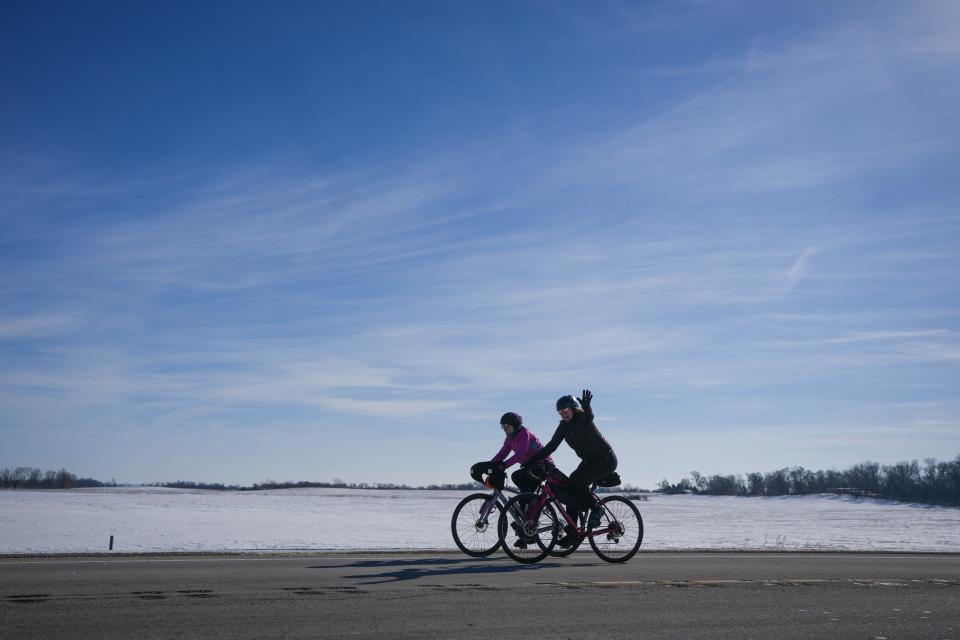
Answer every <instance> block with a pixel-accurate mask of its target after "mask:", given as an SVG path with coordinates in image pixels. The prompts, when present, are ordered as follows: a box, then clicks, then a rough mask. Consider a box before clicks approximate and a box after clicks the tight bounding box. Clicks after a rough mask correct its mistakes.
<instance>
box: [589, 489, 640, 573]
mask: <svg viewBox="0 0 960 640" xmlns="http://www.w3.org/2000/svg"><path fill="white" fill-rule="evenodd" d="M600 502H601V504H603V517H602V518H601V519H600V524H598V525H597V526H596V527H590V530H589V532H588V537H589V538H590V546H591V547H592V548H593V550H594V552H596V554H597V555H598V556H600V558H601V559H602V560H606V561H607V562H626V561H627V560H629V559H630V558H632V557H633V556H634V555H635V554H636V553H637V551H638V550H639V549H640V544H641V543H642V542H643V519H642V518H641V517H640V511H639V510H638V509H637V507H636V505H634V504H633V502H631V501H630V500H628V499H627V498H624V497H623V496H609V497H607V498H604V499H603V500H601V501H600ZM605 529H606V531H604V530H605ZM593 531H598V533H597V534H594V533H593Z"/></svg>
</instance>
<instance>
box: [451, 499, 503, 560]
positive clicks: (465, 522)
mask: <svg viewBox="0 0 960 640" xmlns="http://www.w3.org/2000/svg"><path fill="white" fill-rule="evenodd" d="M488 501H493V503H492V504H488ZM502 510H503V507H501V506H500V505H499V504H498V503H497V499H496V497H495V496H494V495H491V494H489V493H472V494H470V495H469V496H467V497H466V498H464V499H463V500H461V501H460V504H458V505H457V506H456V508H455V509H454V510H453V517H452V518H450V532H451V533H452V534H453V541H454V542H456V543H457V546H458V547H459V548H460V551H463V552H464V553H465V554H467V555H468V556H473V557H474V558H482V557H483V556H488V555H490V554H491V553H493V552H494V551H496V550H497V549H498V548H499V547H500V540H499V537H498V536H497V523H498V522H499V521H500V512H501V511H502Z"/></svg>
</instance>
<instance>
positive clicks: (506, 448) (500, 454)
mask: <svg viewBox="0 0 960 640" xmlns="http://www.w3.org/2000/svg"><path fill="white" fill-rule="evenodd" d="M508 453H510V439H509V438H506V439H504V441H503V446H502V447H500V451H497V455H495V456H493V457H492V458H491V459H490V462H500V461H501V460H503V459H504V458H506V457H507V454H508ZM505 466H507V467H509V466H510V465H509V464H507V465H505Z"/></svg>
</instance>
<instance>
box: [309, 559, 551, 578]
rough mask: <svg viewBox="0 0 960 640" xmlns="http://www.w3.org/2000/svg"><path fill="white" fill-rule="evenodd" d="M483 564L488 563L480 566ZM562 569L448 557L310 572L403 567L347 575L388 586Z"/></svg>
mask: <svg viewBox="0 0 960 640" xmlns="http://www.w3.org/2000/svg"><path fill="white" fill-rule="evenodd" d="M478 562H482V563H484V564H477V563H478ZM463 563H471V564H470V565H469V566H455V567H451V566H449V565H450V564H458V565H462V564H463ZM425 564H433V565H439V564H443V565H447V566H444V567H443V568H437V569H430V568H426V569H425V568H422V567H423V565H425ZM407 565H418V566H415V567H414V566H407ZM558 566H560V565H559V564H558V563H556V562H546V563H543V562H541V563H539V564H516V563H510V564H505V563H503V562H498V561H496V560H478V559H474V558H471V559H462V558H457V559H455V560H451V559H445V558H434V559H428V560H364V561H362V562H354V563H351V564H348V565H340V566H339V567H329V566H327V567H323V566H316V567H308V568H309V569H336V568H345V567H359V568H365V567H373V568H375V567H403V568H399V569H396V570H394V571H384V572H382V573H374V574H368V575H363V576H356V575H347V576H343V578H344V579H348V580H362V581H363V582H358V583H357V584H384V583H388V582H403V581H406V580H420V579H421V578H440V577H443V576H466V575H490V574H495V573H516V572H518V571H537V570H540V569H549V568H554V567H558ZM376 578H384V579H383V580H376Z"/></svg>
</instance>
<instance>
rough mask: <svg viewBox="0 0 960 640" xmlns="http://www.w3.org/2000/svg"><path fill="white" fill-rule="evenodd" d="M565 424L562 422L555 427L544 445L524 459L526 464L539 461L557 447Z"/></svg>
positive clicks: (561, 438)
mask: <svg viewBox="0 0 960 640" xmlns="http://www.w3.org/2000/svg"><path fill="white" fill-rule="evenodd" d="M565 424H566V423H563V424H561V425H560V426H559V427H557V430H556V431H555V432H554V433H553V437H552V438H550V442H548V443H547V444H546V445H544V447H543V449H540V451H537V452H536V453H535V454H533V455H532V456H530V457H529V458H527V461H526V462H527V464H534V463H536V462H540V461H541V460H543V459H544V458H546V457H547V456H549V455H550V454H551V453H553V452H554V451H556V450H557V447H559V446H560V443H561V442H563V433H564V431H563V428H564V425H565Z"/></svg>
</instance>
